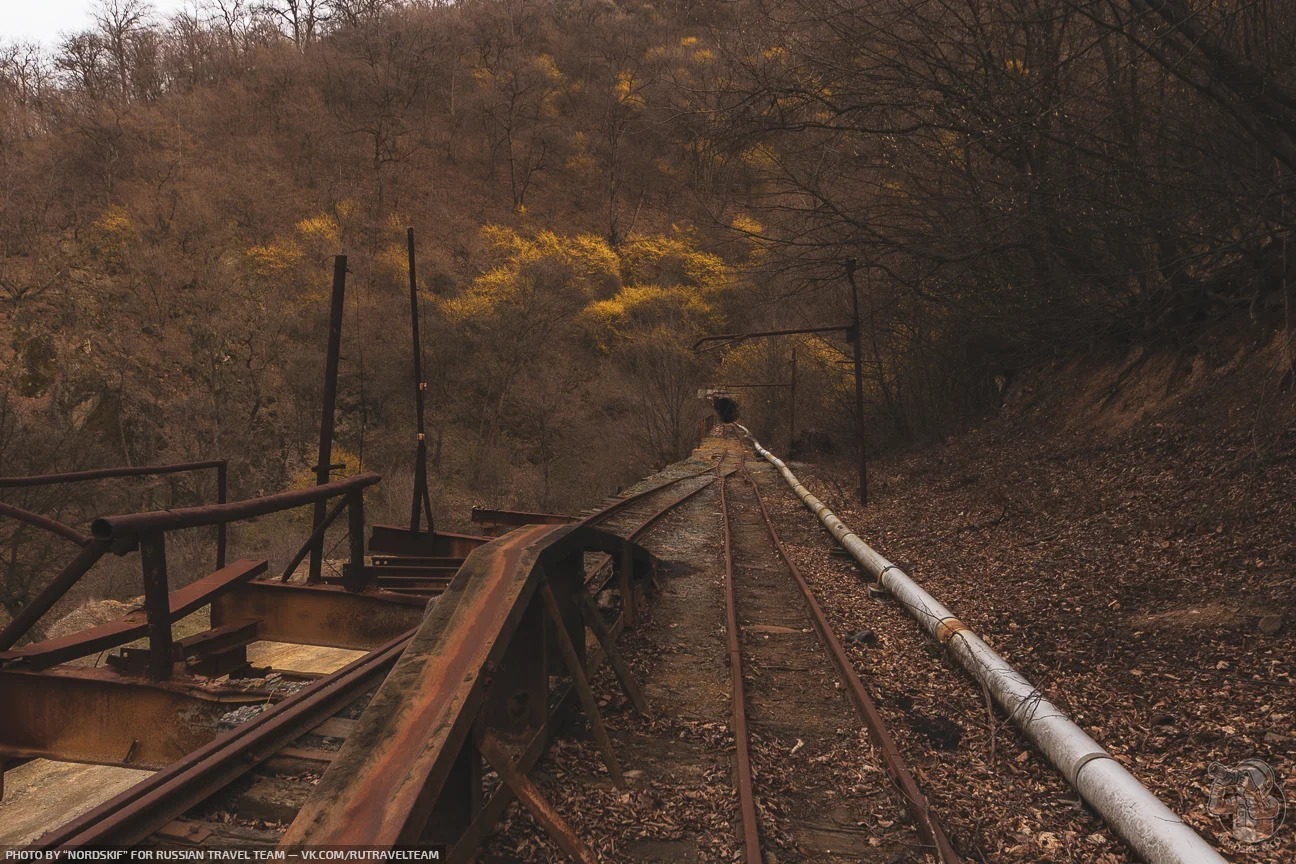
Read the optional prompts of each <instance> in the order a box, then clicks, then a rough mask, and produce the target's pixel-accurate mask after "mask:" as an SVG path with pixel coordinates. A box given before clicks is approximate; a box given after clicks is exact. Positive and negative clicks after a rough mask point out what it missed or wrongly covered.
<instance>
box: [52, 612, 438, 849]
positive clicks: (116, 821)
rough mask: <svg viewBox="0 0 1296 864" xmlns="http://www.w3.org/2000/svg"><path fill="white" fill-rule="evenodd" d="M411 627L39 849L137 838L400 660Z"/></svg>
mask: <svg viewBox="0 0 1296 864" xmlns="http://www.w3.org/2000/svg"><path fill="white" fill-rule="evenodd" d="M413 636H414V631H413V630H411V631H409V632H407V633H404V634H402V635H401V636H398V637H396V638H395V639H393V640H392V641H390V642H388V643H387V644H386V645H384V646H382V647H381V648H378V649H376V650H374V651H372V652H370V653H368V654H366V655H365V656H364V657H360V658H358V659H356V660H355V661H353V662H351V663H350V664H348V665H347V666H344V667H343V668H342V669H339V670H338V671H336V672H334V673H333V674H331V675H329V676H328V677H326V678H321V679H319V680H318V681H316V682H314V683H313V684H311V685H309V686H308V687H305V688H304V689H302V690H299V691H297V692H296V693H294V694H292V695H291V696H289V697H288V698H287V699H285V700H284V701H282V702H280V703H279V704H278V705H276V706H275V707H274V708H272V709H269V710H267V711H265V712H263V713H261V714H259V715H257V716H256V717H255V718H253V719H252V720H249V721H248V722H247V723H244V724H243V725H241V726H237V727H235V728H234V729H232V730H230V731H229V732H226V733H225V734H224V735H221V736H220V737H218V738H216V739H215V740H213V741H211V742H210V743H209V744H207V745H205V746H203V747H200V748H199V749H197V750H195V751H194V752H192V753H190V754H189V755H188V756H185V757H184V758H183V759H180V760H179V761H177V762H173V763H171V764H170V765H168V766H167V767H166V768H163V769H162V770H161V771H158V772H157V773H156V774H153V775H152V776H150V777H147V778H145V779H144V780H142V781H140V782H139V783H136V784H135V785H134V786H132V787H130V788H129V789H127V790H126V791H124V792H122V793H121V794H120V795H117V796H116V797H114V798H111V799H109V800H108V801H106V802H104V803H103V804H100V805H99V806H98V807H96V808H94V809H93V810H90V811H88V812H86V813H85V814H83V815H81V816H78V817H77V818H75V819H73V820H72V821H70V822H68V823H66V824H64V825H62V826H60V827H58V828H56V829H54V830H53V831H50V832H48V833H46V834H44V835H43V836H41V837H40V838H39V839H38V840H37V841H36V842H35V843H34V844H32V846H31V848H32V849H56V848H59V849H70V848H85V847H95V848H98V847H105V846H115V847H123V846H132V845H134V844H136V843H139V842H141V841H143V840H144V839H145V838H147V837H148V836H149V835H150V834H152V833H153V832H154V831H156V830H157V829H159V828H161V827H162V826H163V825H165V824H166V823H167V822H169V821H171V820H172V819H174V818H176V817H177V816H180V815H181V814H183V813H184V812H185V811H186V810H188V809H190V808H191V807H194V806H196V805H197V804H200V803H201V802H202V801H204V800H206V799H207V798H209V797H210V796H211V795H213V794H215V793H216V792H218V791H220V790H221V789H223V788H224V787H225V786H228V785H229V784H230V783H232V782H233V781H234V780H237V779H238V778H239V777H241V776H242V775H244V774H246V773H247V772H248V771H251V770H252V769H253V768H255V767H256V766H257V765H259V764H260V763H262V762H264V761H266V760H267V759H269V758H270V757H271V756H273V755H274V754H275V753H276V752H278V750H279V749H281V748H282V747H284V746H286V745H288V744H290V743H292V741H294V740H295V739H296V738H298V737H300V736H301V735H303V734H304V733H306V732H308V731H310V729H311V728H313V727H314V726H315V725H318V723H319V721H320V720H323V719H325V718H327V717H329V716H330V715H332V714H333V713H335V712H337V711H338V710H340V709H341V708H342V707H344V706H345V705H346V704H347V702H349V701H351V700H352V699H354V698H356V697H357V696H358V695H359V694H360V692H361V691H362V689H363V688H364V687H366V686H368V685H369V684H371V683H372V681H373V679H374V677H375V676H377V675H378V674H380V673H381V672H383V671H384V670H385V669H386V668H387V667H388V666H390V665H392V664H393V663H395V662H396V660H397V659H398V658H399V657H400V655H401V652H402V651H404V650H405V646H406V645H408V644H409V641H410V639H412V638H413Z"/></svg>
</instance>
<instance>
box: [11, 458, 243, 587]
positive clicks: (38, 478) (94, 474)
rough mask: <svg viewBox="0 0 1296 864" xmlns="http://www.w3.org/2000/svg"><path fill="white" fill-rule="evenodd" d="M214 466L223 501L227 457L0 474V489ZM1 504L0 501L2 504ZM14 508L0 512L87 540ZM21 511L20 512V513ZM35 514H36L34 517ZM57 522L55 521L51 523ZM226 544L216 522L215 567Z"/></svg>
mask: <svg viewBox="0 0 1296 864" xmlns="http://www.w3.org/2000/svg"><path fill="white" fill-rule="evenodd" d="M212 468H214V469H216V503H217V504H224V503H225V502H226V500H227V499H228V496H229V461H228V460H226V459H206V460H203V461H201V462H174V463H171V464H169V465H126V466H121V467H117V468H90V469H88V470H85V471H65V472H63V473H61V474H33V475H30V476H26V477H0V489H29V488H32V487H34V486H55V485H58V484H60V483H84V482H87V481H90V480H108V479H112V478H116V477H148V476H158V475H164V474H180V473H182V472H185V471H205V470H208V469H212ZM3 506H4V505H0V507H3ZM13 510H14V511H17V512H5V511H4V510H3V509H0V513H3V514H4V515H7V516H10V517H12V518H14V519H20V520H22V521H24V522H28V523H30V524H32V525H38V526H39V527H41V528H44V529H46V530H47V531H52V532H54V533H55V534H59V535H61V536H63V537H66V538H67V539H69V540H73V542H79V543H81V544H82V545H85V543H87V542H89V541H90V539H91V538H90V537H88V536H86V535H82V534H80V533H79V532H77V534H78V537H82V538H84V539H76V538H74V537H73V536H72V534H70V533H68V532H74V531H75V529H73V528H67V526H61V527H62V528H66V530H59V528H57V527H52V526H51V525H50V524H45V523H40V522H36V521H34V520H32V519H30V518H26V516H28V515H36V514H28V511H26V510H19V508H13ZM20 514H24V515H20ZM38 518H39V517H38ZM53 525H55V526H57V525H58V523H53ZM228 546H229V532H228V530H227V529H226V526H225V523H223V522H222V523H219V524H218V525H217V526H216V569H217V570H219V569H220V568H222V567H224V566H225V551H226V549H227V548H228Z"/></svg>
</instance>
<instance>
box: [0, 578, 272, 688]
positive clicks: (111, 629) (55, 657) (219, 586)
mask: <svg viewBox="0 0 1296 864" xmlns="http://www.w3.org/2000/svg"><path fill="white" fill-rule="evenodd" d="M265 569H266V562H264V561H253V560H251V559H243V560H241V561H235V562H234V563H233V564H230V565H229V566H228V567H224V568H222V569H220V570H217V571H216V572H215V573H212V574H210V575H208V576H204V577H203V578H202V579H199V580H198V581H197V582H194V583H192V584H190V585H187V586H185V587H184V588H181V589H179V590H177V591H172V592H171V593H170V594H169V595H167V597H166V599H167V601H168V603H169V621H170V622H171V623H174V622H175V621H178V620H180V619H181V618H183V617H185V616H186V615H188V614H190V613H191V612H194V611H196V610H198V609H201V608H202V607H203V606H206V605H207V604H208V603H211V602H214V601H217V600H219V598H220V597H221V595H222V594H225V593H226V592H229V591H233V590H236V589H237V586H238V585H239V584H240V583H246V582H247V581H248V580H250V579H253V578H255V577H256V576H259V575H260V574H262V573H264V572H265ZM244 617H251V616H244ZM147 634H148V618H147V616H146V615H145V613H143V612H132V613H131V614H129V615H126V616H125V617H122V618H118V619H117V620H116V621H109V622H108V623H106V624H101V625H99V626H98V627H92V628H90V629H89V630H82V631H81V632H79V633H73V634H71V635H69V636H63V637H60V638H57V639H47V640H45V641H44V642H33V643H32V644H30V645H24V646H23V647H21V648H14V649H12V650H9V651H0V665H3V666H10V665H18V666H22V667H24V668H28V669H46V668H49V667H50V666H54V665H57V664H59V663H64V662H67V661H68V660H74V659H76V658H78V657H86V656H89V655H91V654H97V653H99V652H100V651H106V650H107V649H109V648H116V647H117V646H119V645H125V644H126V643H127V642H133V641H134V640H136V639H141V638H143V637H144V636H146V635H147Z"/></svg>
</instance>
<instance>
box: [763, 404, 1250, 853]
mask: <svg viewBox="0 0 1296 864" xmlns="http://www.w3.org/2000/svg"><path fill="white" fill-rule="evenodd" d="M739 428H740V429H742V427H741V426H740V427H739ZM742 431H743V432H745V433H747V436H748V437H749V438H751V442H752V444H753V445H754V446H755V448H756V452H757V453H759V454H760V455H761V456H762V457H764V458H765V460H766V461H768V462H769V463H770V464H771V465H773V466H774V467H775V468H777V469H778V471H779V473H780V474H782V475H783V479H784V480H786V481H787V483H788V485H789V486H790V487H792V491H793V492H795V493H796V495H797V497H798V498H800V499H801V502H802V503H803V504H805V506H806V507H807V508H809V509H810V511H811V512H813V513H814V514H815V516H817V517H818V518H819V521H820V522H822V523H823V525H824V527H825V528H827V529H828V531H829V533H831V534H832V535H833V536H834V537H835V538H837V542H838V543H840V544H841V545H842V546H843V547H844V548H845V549H846V551H848V552H849V553H850V554H851V557H853V558H854V559H855V560H856V561H858V562H859V565H860V566H861V567H863V568H864V570H865V572H867V573H868V574H869V575H870V576H872V577H873V578H874V579H876V580H877V581H878V582H879V583H880V584H881V585H882V587H883V588H885V589H886V590H887V591H888V592H889V593H890V594H891V596H893V597H894V598H895V599H896V600H897V601H898V602H899V603H900V605H901V606H903V607H904V609H905V611H906V612H908V613H909V615H910V616H912V617H913V618H914V619H916V620H917V621H918V624H919V625H920V626H921V627H922V628H923V629H924V630H925V631H927V633H928V635H930V636H933V637H934V638H936V639H937V640H939V641H940V642H941V644H943V645H944V646H945V647H946V649H947V650H948V651H949V653H950V654H951V655H953V656H954V658H955V659H956V660H958V662H959V664H960V665H961V666H962V667H963V668H964V670H966V671H967V672H968V673H969V674H970V675H972V677H974V678H976V679H977V681H979V682H980V683H981V684H983V685H985V687H986V688H987V689H988V690H989V691H990V693H991V694H992V695H993V696H994V699H995V701H996V702H998V703H999V705H1000V707H1002V708H1003V709H1004V711H1006V712H1007V714H1008V717H1009V718H1010V719H1011V720H1012V721H1013V723H1015V724H1016V725H1017V727H1018V728H1019V729H1021V731H1022V733H1023V734H1024V735H1025V736H1026V737H1027V738H1028V739H1029V740H1030V741H1031V742H1032V743H1033V744H1035V746H1036V747H1038V748H1039V749H1040V751H1041V752H1042V753H1043V754H1044V755H1045V757H1047V758H1048V760H1049V762H1050V763H1052V765H1053V767H1054V768H1056V769H1057V770H1058V771H1059V772H1061V774H1062V776H1063V777H1064V778H1066V781H1067V782H1068V783H1070V784H1071V786H1072V787H1074V788H1075V790H1076V791H1077V792H1079V793H1080V795H1081V797H1083V798H1084V800H1085V801H1087V802H1088V803H1089V805H1090V806H1091V807H1093V808H1094V810H1096V811H1097V812H1098V814H1099V815H1101V816H1102V817H1103V818H1104V819H1105V820H1107V823H1108V824H1110V825H1111V826H1112V827H1113V828H1114V829H1115V830H1116V832H1117V833H1118V834H1120V835H1121V837H1123V838H1124V839H1125V841H1126V842H1127V843H1129V845H1130V846H1131V848H1133V849H1134V851H1135V852H1137V853H1138V854H1139V856H1140V857H1142V858H1143V860H1144V861H1147V862H1148V864H1225V861H1224V858H1223V857H1221V856H1220V854H1219V853H1218V852H1217V851H1215V849H1214V847H1212V846H1211V845H1210V844H1209V843H1207V842H1206V841H1205V840H1203V839H1202V838H1201V837H1200V836H1199V835H1198V834H1197V832H1196V831H1194V830H1193V829H1192V828H1190V827H1189V826H1188V825H1186V824H1185V823H1184V821H1183V820H1182V819H1180V818H1179V817H1178V816H1177V815H1175V813H1174V812H1173V811H1172V810H1170V808H1169V807H1167V806H1166V805H1165V804H1164V803H1162V801H1161V799H1159V798H1157V797H1156V796H1155V795H1153V794H1152V793H1151V792H1150V791H1148V789H1147V788H1146V787H1144V786H1143V784H1142V783H1140V782H1139V781H1138V780H1137V779H1136V778H1135V777H1134V775H1133V774H1131V773H1130V772H1129V771H1127V770H1126V769H1125V768H1124V767H1123V766H1122V765H1121V764H1120V763H1119V762H1117V761H1116V760H1115V759H1113V758H1112V755H1111V754H1110V753H1108V752H1107V751H1106V750H1104V749H1103V748H1102V746H1100V745H1099V744H1098V742H1097V741H1094V740H1093V739H1092V738H1090V737H1089V736H1088V735H1087V734H1085V732H1084V730H1083V729H1081V728H1080V727H1079V726H1077V725H1076V724H1075V723H1073V722H1071V720H1070V719H1068V718H1067V716H1066V715H1065V714H1063V713H1062V711H1061V709H1059V708H1058V707H1057V706H1056V705H1053V704H1052V703H1051V702H1049V701H1048V700H1047V699H1045V698H1044V696H1043V694H1042V693H1041V692H1040V690H1039V689H1038V688H1037V687H1036V686H1035V685H1034V684H1032V683H1031V682H1030V681H1028V680H1026V678H1025V677H1023V676H1022V675H1021V674H1020V673H1018V672H1017V671H1016V670H1015V669H1013V668H1012V667H1011V666H1009V665H1008V663H1007V661H1005V660H1004V659H1003V658H1002V657H1000V656H999V655H998V654H997V653H995V652H994V651H993V650H992V649H991V648H990V646H989V645H987V644H986V643H985V642H983V641H982V640H981V638H980V637H978V636H977V635H976V634H975V633H973V632H972V631H971V630H969V629H968V628H967V627H966V626H965V625H964V624H963V622H961V621H959V620H958V618H956V617H954V614H953V613H952V612H950V611H949V609H946V608H945V606H943V605H942V604H941V603H940V601H938V600H936V598H934V597H932V596H931V595H930V594H928V593H927V592H926V591H924V590H923V589H922V588H921V587H919V585H918V584H917V583H916V582H914V581H913V580H912V579H910V578H909V577H908V576H907V575H905V573H904V572H903V571H902V570H901V569H900V568H899V567H897V566H896V565H895V564H892V563H891V562H890V561H888V560H887V559H886V558H884V557H883V556H882V555H880V554H879V553H878V552H877V551H876V550H874V549H873V548H872V547H870V546H869V545H868V544H867V543H865V542H864V541H863V540H861V539H860V538H859V537H858V536H856V535H855V533H854V532H852V531H851V530H850V529H849V528H847V527H846V525H845V524H844V523H843V522H842V521H841V520H840V519H838V518H837V516H836V515H835V514H834V513H833V512H832V511H831V510H829V509H828V508H827V507H826V506H825V505H824V503H823V502H822V501H820V500H819V499H818V498H816V497H815V496H814V495H812V494H810V490H808V489H806V488H805V487H804V486H802V485H801V481H799V480H797V478H796V475H795V474H793V473H792V472H791V471H790V470H788V467H787V465H785V464H783V462H782V460H780V459H779V458H778V457H777V456H775V455H774V454H773V453H770V452H769V451H768V450H766V449H765V448H764V447H762V446H761V445H760V443H759V442H758V441H756V439H755V438H753V437H751V433H750V432H747V430H746V429H743V430H742Z"/></svg>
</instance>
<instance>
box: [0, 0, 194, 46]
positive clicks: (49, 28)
mask: <svg viewBox="0 0 1296 864" xmlns="http://www.w3.org/2000/svg"><path fill="white" fill-rule="evenodd" d="M149 5H150V6H152V7H153V9H154V10H155V11H156V13H157V15H158V17H159V18H165V17H166V15H168V14H170V13H171V12H174V11H175V10H177V9H181V8H183V7H184V6H185V0H150V3H149ZM94 6H95V0H0V42H15V41H17V42H41V43H44V44H45V45H48V46H51V47H53V46H54V45H57V44H58V41H59V34H60V33H75V32H76V31H78V30H84V29H85V28H87V27H89V26H90V23H91V22H92V21H93V20H94V17H93V15H92V13H91V11H90V10H91V9H93V8H94Z"/></svg>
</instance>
